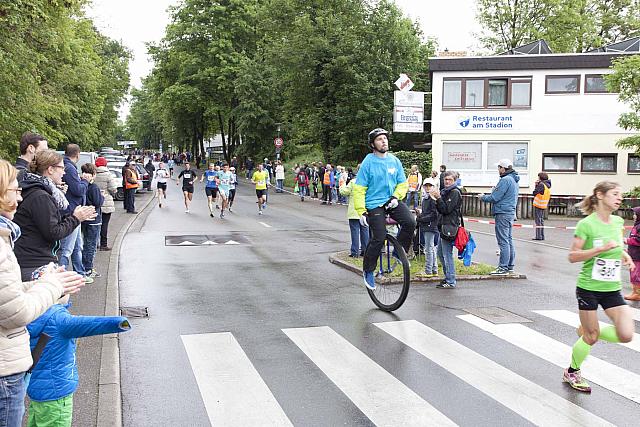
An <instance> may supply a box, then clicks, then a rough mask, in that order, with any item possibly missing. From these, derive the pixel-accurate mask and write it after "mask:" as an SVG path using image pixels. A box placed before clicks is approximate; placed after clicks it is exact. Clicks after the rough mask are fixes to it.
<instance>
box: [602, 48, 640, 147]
mask: <svg viewBox="0 0 640 427" xmlns="http://www.w3.org/2000/svg"><path fill="white" fill-rule="evenodd" d="M605 79H606V80H607V86H608V88H609V90H610V91H611V92H616V93H618V99H620V101H622V102H624V103H625V104H626V105H628V106H629V107H630V108H631V111H629V112H626V113H623V114H622V115H621V116H620V118H619V119H618V125H619V126H620V127H621V128H623V129H626V130H633V131H637V132H638V134H636V135H632V136H629V137H626V138H623V139H621V140H620V141H618V143H617V145H618V147H620V148H626V149H633V150H635V151H636V153H638V154H640V55H632V56H628V57H622V58H618V59H616V60H614V63H613V73H612V74H609V75H607V76H606V77H605Z"/></svg>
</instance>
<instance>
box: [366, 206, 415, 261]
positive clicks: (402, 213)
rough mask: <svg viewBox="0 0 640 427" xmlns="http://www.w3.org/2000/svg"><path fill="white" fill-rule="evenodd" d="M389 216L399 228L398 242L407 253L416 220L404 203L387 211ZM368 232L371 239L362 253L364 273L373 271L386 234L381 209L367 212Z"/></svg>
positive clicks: (385, 223)
mask: <svg viewBox="0 0 640 427" xmlns="http://www.w3.org/2000/svg"><path fill="white" fill-rule="evenodd" d="M389 216H391V218H393V219H394V220H395V221H396V222H397V223H398V225H399V227H400V232H399V233H398V240H399V241H400V244H401V245H402V247H403V248H404V250H405V252H409V247H410V246H411V241H412V239H413V233H414V231H415V229H416V219H415V218H414V216H413V214H412V213H411V211H410V210H409V208H408V207H407V205H406V204H404V203H398V206H397V207H396V208H395V209H393V210H391V211H389ZM369 230H371V239H369V245H368V246H367V249H366V251H365V252H364V259H363V270H364V271H373V270H375V268H376V263H377V262H378V257H379V256H380V251H382V246H384V238H385V235H386V234H387V221H386V218H385V210H384V208H383V207H379V208H375V209H371V210H370V211H369Z"/></svg>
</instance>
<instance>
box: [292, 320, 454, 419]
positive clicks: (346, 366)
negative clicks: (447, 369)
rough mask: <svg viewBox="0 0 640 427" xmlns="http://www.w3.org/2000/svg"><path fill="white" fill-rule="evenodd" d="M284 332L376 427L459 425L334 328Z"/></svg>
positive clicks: (295, 329) (323, 327) (297, 329)
mask: <svg viewBox="0 0 640 427" xmlns="http://www.w3.org/2000/svg"><path fill="white" fill-rule="evenodd" d="M283 332H284V333H285V334H287V336H288V337H289V338H290V339H291V341H293V342H294V343H295V344H296V345H297V346H298V347H299V348H300V349H301V350H302V351H303V352H304V353H305V354H306V355H307V357H308V358H309V359H311V361H313V363H315V364H316V365H317V366H318V367H319V368H320V369H321V370H322V372H323V373H324V374H325V375H326V376H327V377H329V379H330V380H331V381H332V382H333V383H334V384H335V385H336V386H338V388H339V389H340V390H342V392H343V393H344V394H345V395H347V396H348V397H349V399H351V401H352V402H353V403H354V404H355V405H356V406H357V407H358V408H359V409H360V410H361V411H362V412H363V413H364V414H365V415H366V416H367V417H368V418H369V419H370V420H371V421H372V422H373V423H374V424H376V425H377V426H408V425H412V426H454V425H456V424H455V423H454V422H453V421H451V420H450V419H449V418H447V417H446V416H444V415H443V414H442V413H441V412H439V411H438V410H437V409H435V408H434V407H433V406H431V405H430V404H429V403H427V402H426V401H425V400H424V399H422V398H421V397H420V396H418V395H417V394H416V393H415V392H413V391H412V390H411V389H409V388H408V387H407V386H406V385H404V384H403V383H401V382H400V381H399V380H398V379H397V378H395V377H394V376H393V375H391V374H390V373H389V372H387V371H386V370H384V369H383V368H382V367H381V366H380V365H378V364H376V363H375V362H374V361H373V360H371V359H369V358H368V357H367V356H366V355H365V354H363V353H362V352H361V351H360V350H358V349H357V348H356V347H354V346H353V345H352V344H350V343H349V342H348V341H346V340H345V339H344V338H342V337H341V336H340V335H338V334H337V333H336V332H334V331H333V330H332V329H331V328H329V327H326V326H321V327H312V328H293V329H283Z"/></svg>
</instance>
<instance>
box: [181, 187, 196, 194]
mask: <svg viewBox="0 0 640 427" xmlns="http://www.w3.org/2000/svg"><path fill="white" fill-rule="evenodd" d="M182 191H186V192H187V193H193V185H187V186H184V187H182Z"/></svg>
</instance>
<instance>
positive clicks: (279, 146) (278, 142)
mask: <svg viewBox="0 0 640 427" xmlns="http://www.w3.org/2000/svg"><path fill="white" fill-rule="evenodd" d="M282 144H284V139H282V138H281V137H280V125H278V136H276V137H275V139H274V140H273V145H275V146H276V160H280V151H282Z"/></svg>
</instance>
